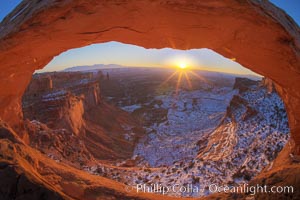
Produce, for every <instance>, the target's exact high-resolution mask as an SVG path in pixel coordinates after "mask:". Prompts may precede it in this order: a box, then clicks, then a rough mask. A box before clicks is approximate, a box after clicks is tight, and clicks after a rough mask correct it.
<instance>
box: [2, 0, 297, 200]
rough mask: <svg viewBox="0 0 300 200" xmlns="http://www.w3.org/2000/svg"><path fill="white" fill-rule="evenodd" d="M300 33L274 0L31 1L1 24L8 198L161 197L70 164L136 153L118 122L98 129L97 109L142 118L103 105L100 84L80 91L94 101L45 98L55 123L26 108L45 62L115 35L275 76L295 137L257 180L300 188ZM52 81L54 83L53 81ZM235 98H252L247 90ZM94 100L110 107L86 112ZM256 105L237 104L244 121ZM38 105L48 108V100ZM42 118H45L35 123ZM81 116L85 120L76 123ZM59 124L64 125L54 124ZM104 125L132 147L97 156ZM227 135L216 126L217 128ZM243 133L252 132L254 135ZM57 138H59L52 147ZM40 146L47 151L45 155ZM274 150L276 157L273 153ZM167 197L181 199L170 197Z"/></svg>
mask: <svg viewBox="0 0 300 200" xmlns="http://www.w3.org/2000/svg"><path fill="white" fill-rule="evenodd" d="M154 13H155V15H154ZM299 39H300V37H299V27H298V25H297V24H296V23H295V22H294V21H293V19H291V18H290V17H289V16H288V15H287V14H286V13H284V12H283V11H282V10H280V9H279V8H277V7H275V6H274V5H273V4H271V3H269V2H267V1H258V0H250V1H237V0H223V1H221V0H215V1H209V2H208V1H207V2H202V1H201V2H200V1H199V2H198V1H197V2H188V1H176V0H174V1H166V0H158V1H147V0H144V1H138V2H131V1H81V0H64V1H55V0H46V1H39V0H34V1H29V0H24V1H22V3H21V4H20V5H19V6H18V7H17V8H16V9H15V10H14V11H13V12H12V13H10V14H9V15H8V16H7V17H6V18H5V19H4V20H3V21H2V22H1V24H0V69H1V74H0V81H1V84H0V85H1V86H0V87H1V90H0V97H1V98H0V117H1V121H0V138H1V140H0V148H1V151H0V158H1V167H0V176H1V180H2V181H1V191H0V196H1V199H16V198H18V199H28V198H30V199H41V198H45V196H46V197H48V198H53V199H160V198H162V197H161V196H159V197H158V195H153V194H143V193H140V194H137V193H134V192H132V191H126V190H125V189H124V186H125V185H124V184H123V183H120V182H117V181H113V180H111V179H107V178H104V177H102V176H97V175H93V174H90V173H86V172H83V171H82V170H79V169H77V167H78V166H77V165H78V164H79V163H78V164H75V166H74V167H73V166H70V165H69V164H67V163H64V162H66V161H65V160H64V159H65V158H64V157H67V158H68V159H70V160H71V161H72V159H76V158H77V157H80V158H81V160H82V161H81V162H80V163H82V164H83V165H85V161H86V160H92V159H91V157H92V156H93V157H96V156H98V159H103V158H104V159H108V160H109V158H107V157H110V158H112V157H113V158H115V157H118V156H120V155H121V157H122V159H123V158H125V157H128V156H129V153H128V151H129V150H130V151H132V150H133V146H132V145H129V146H127V145H126V144H128V143H127V142H126V141H127V140H126V138H127V136H126V137H125V139H123V138H120V137H115V136H114V135H109V136H107V134H108V133H113V132H114V130H110V129H109V125H108V127H105V128H103V129H102V130H101V131H99V132H98V130H99V129H101V128H100V127H98V125H97V123H95V122H93V121H92V119H93V118H97V117H100V116H98V113H101V112H102V111H103V112H104V111H105V114H107V115H108V116H109V117H110V118H111V119H116V120H117V121H123V120H125V119H126V120H129V121H130V122H129V121H128V123H132V124H135V120H134V119H131V117H128V114H126V112H123V111H121V110H120V109H118V108H116V107H115V106H111V105H108V104H106V103H104V102H102V103H101V98H100V99H97V95H98V94H97V89H96V88H94V87H92V88H94V89H92V90H91V91H84V92H80V93H79V94H81V93H83V96H85V95H87V96H85V98H86V99H89V100H93V101H91V102H90V101H86V100H85V98H81V97H80V96H79V97H78V96H76V95H74V94H68V93H67V94H65V93H64V94H60V93H58V94H57V93H56V94H53V96H44V97H45V100H47V99H48V98H49V99H50V102H51V103H53V110H50V113H52V114H53V116H55V118H56V117H59V119H60V120H59V121H58V123H57V122H54V121H53V120H50V121H52V124H51V123H50V124H47V120H46V119H44V120H43V117H45V116H43V115H38V114H36V113H37V112H36V111H37V110H36V108H35V107H32V108H30V105H24V106H25V107H26V106H28V107H27V109H28V110H27V111H25V112H24V114H23V110H22V103H21V102H22V96H23V94H24V92H25V90H26V88H27V86H28V85H29V84H30V81H31V78H32V74H33V73H34V71H35V70H36V69H41V68H43V67H44V66H45V65H46V64H47V63H48V62H49V61H50V60H51V59H52V58H53V57H54V56H56V55H58V54H60V53H61V52H63V51H66V50H68V49H71V48H75V47H81V46H86V45H89V44H92V43H102V42H107V41H119V42H123V43H130V44H136V45H139V46H142V47H145V48H164V47H171V48H176V49H192V48H204V47H205V48H210V49H213V50H215V51H216V52H218V53H220V54H222V55H224V56H226V57H228V58H231V59H234V60H237V61H238V62H239V63H240V64H242V65H243V66H245V67H247V68H249V69H252V70H253V71H255V72H258V73H260V74H262V75H264V76H266V77H268V78H269V80H272V82H273V83H274V85H275V88H276V91H277V92H278V93H279V95H280V96H281V98H282V99H283V102H284V104H285V108H286V110H287V116H288V122H289V127H290V132H291V136H290V139H289V141H288V142H287V143H286V145H285V146H284V148H283V150H282V151H281V152H280V153H279V154H278V156H277V158H276V159H275V160H274V161H273V162H272V164H271V165H270V166H269V167H268V168H267V169H269V170H263V171H262V172H261V173H260V174H258V175H257V176H256V177H255V178H254V179H252V180H251V181H250V182H249V183H250V184H254V185H255V184H266V183H267V184H273V185H294V186H295V187H296V188H299V185H300V184H299V180H300V178H299V175H300V170H299V169H300V168H299V154H300V150H299V149H300V148H299V147H300V139H299V138H300V134H299V131H300V126H299V120H300V112H299V109H298V108H299V105H300V93H299V88H300V87H299V84H297V83H299V82H300V76H299V70H300V65H299V63H300V62H299V60H300V56H299V55H300V54H299V44H300V43H299ZM43 81H45V82H46V83H45V84H46V85H47V87H49V88H51V84H50V82H48V81H47V80H43ZM43 81H42V82H43ZM42 82H41V84H43V83H42ZM266 82H268V81H266ZM91 85H93V84H92V83H91ZM33 87H34V86H33ZM52 87H53V85H52ZM86 92H87V93H86ZM253 95H254V94H253ZM256 95H259V94H256ZM83 96H82V97H83ZM254 96H255V95H254ZM52 98H53V99H52ZM242 98H244V96H243V95H242ZM249 98H251V96H249ZM56 99H57V101H56ZM33 100H34V98H33ZM235 100H236V101H238V102H239V101H241V102H243V100H241V98H239V97H236V99H235ZM87 102H88V103H92V105H93V104H97V105H98V104H101V106H103V109H99V110H98V111H99V112H94V113H93V114H91V116H89V115H87V116H85V115H84V113H83V111H84V109H85V108H87V107H89V106H90V105H88V104H87ZM251 103H253V102H250V104H249V102H248V103H245V104H244V105H243V106H242V107H241V108H239V109H238V110H239V111H240V112H241V113H243V115H242V116H240V115H239V113H234V114H233V116H238V118H239V119H240V118H241V119H245V120H246V119H247V118H249V117H250V118H249V119H251V116H256V115H255V113H256V111H255V110H252V109H251ZM58 104H62V105H67V106H69V108H70V109H67V110H65V109H60V108H58V107H57V105H58ZM249 105H250V107H249V109H248V107H247V106H249ZM278 105H279V104H278ZM39 106H41V108H44V105H43V103H42V102H40V104H39ZM245 110H246V111H247V112H246V113H245V112H244V111H245ZM110 111H112V112H110ZM114 111H115V112H118V113H119V112H120V113H123V114H124V115H123V114H122V115H121V119H119V118H118V116H111V115H112V114H111V115H110V113H114ZM65 114H66V115H65ZM163 114H164V113H162V115H163ZM244 114H245V115H244ZM24 116H27V117H28V116H31V117H32V119H31V121H30V120H29V121H26V120H24ZM81 116H83V118H81ZM34 118H35V119H34ZM39 118H40V119H41V121H42V122H38V121H37V120H36V119H39ZM124 118H125V119H124ZM53 119H54V118H53ZM34 120H35V121H34ZM73 120H74V121H76V123H73V124H72V123H70V122H73ZM226 121H229V122H230V121H233V118H232V115H228V117H227V119H226ZM126 122H127V121H126ZM87 124H89V125H90V126H89V125H87ZM66 125H67V126H66ZM62 126H64V127H62ZM232 126H233V123H226V122H224V124H223V126H221V127H220V129H221V128H222V129H224V130H226V131H227V132H226V133H228V137H232V135H231V134H230V133H231V130H232ZM117 127H118V128H117V129H118V130H116V131H120V132H122V133H124V135H126V133H127V132H126V131H127V130H126V128H124V127H120V126H117ZM53 128H55V129H57V130H58V131H53ZM64 129H65V130H64ZM95 130H97V131H95ZM39 131H43V132H44V136H41V135H39V134H38V136H35V135H36V134H37V133H38V132H39ZM96 132H97V133H101V138H102V137H104V138H106V139H107V141H110V142H112V143H114V141H118V142H121V143H122V145H124V146H126V147H128V149H127V150H128V151H127V152H126V151H125V152H120V150H119V149H118V148H117V147H116V148H115V149H107V148H106V147H107V145H106V144H105V143H104V144H103V143H102V144H101V145H100V146H97V145H91V146H93V149H94V150H99V149H101V150H102V151H104V152H105V153H103V154H102V155H101V154H100V155H96V154H95V152H94V155H93V154H92V153H93V149H88V148H87V146H85V145H86V143H89V144H93V143H94V142H95V141H91V140H90V139H89V137H84V136H88V135H96V136H95V137H96V138H97V134H95V133H96ZM29 133H30V134H29ZM218 133H219V131H216V132H215V133H214V135H218ZM73 134H74V136H76V137H84V138H85V142H86V143H80V141H79V140H77V138H76V137H74V138H73ZM239 134H245V135H246V136H247V137H249V135H248V134H247V133H242V132H239ZM257 134H258V132H257ZM122 135H123V134H122ZM256 136H257V137H259V135H256ZM30 137H33V138H30ZM64 137H65V138H64ZM93 137H94V136H93ZM98 137H99V136H98ZM52 138H53V141H55V143H56V144H51V142H50V141H51V140H52ZM115 139H116V140H115ZM65 140H67V141H69V142H70V143H69V144H67V145H66V146H65V144H64V143H63V142H62V141H65ZM282 141H285V139H284V140H283V139H282ZM49 142H50V143H49ZM233 142H234V140H233ZM276 142H279V141H277V140H276ZM62 143H63V144H62ZM226 144H227V145H228V146H225V147H226V148H227V147H230V148H231V147H232V145H233V144H234V143H233V144H230V143H226ZM40 145H41V146H42V148H40V147H39V146H40ZM43 145H44V146H46V147H49V149H48V148H45V147H44V146H43ZM74 145H75V146H79V147H80V151H81V152H77V153H76V154H74V155H72V154H70V153H68V152H69V148H71V151H73V150H74V149H72V147H73V146H74ZM89 146H90V145H89ZM33 147H34V148H33ZM210 147H212V148H210V149H207V148H203V150H204V151H205V152H208V153H209V154H207V155H206V154H205V153H204V151H203V152H202V154H201V152H200V153H199V158H200V157H205V156H208V157H210V158H212V159H216V160H217V159H218V157H217V156H216V155H215V154H214V152H217V151H219V150H220V149H222V148H224V146H222V145H217V146H214V145H212V144H211V146H210ZM215 147H216V148H215ZM36 148H40V149H39V150H38V149H36ZM41 149H44V151H45V152H44V153H46V154H44V153H41V152H40V151H41ZM77 150H78V149H77ZM210 150H211V151H210ZM102 151H100V152H102ZM270 151H271V152H272V151H275V150H274V149H271V150H270ZM97 152H98V151H97ZM107 152H110V153H107ZM266 152H268V151H266ZM119 153H121V154H119ZM105 156H106V157H105ZM269 156H270V157H273V155H272V153H270V155H269ZM79 165H81V164H79ZM32 191H34V192H32ZM297 192H298V191H297ZM297 192H296V193H294V194H293V195H296V197H297V195H298V196H299V192H298V193H297ZM280 195H281V194H273V196H272V195H267V194H257V195H256V196H255V198H258V199H275V198H277V199H283V198H290V199H292V198H293V196H280ZM163 198H164V199H174V198H173V197H167V196H163ZM207 198H211V199H214V198H223V199H230V198H241V199H243V198H245V196H243V194H240V195H233V194H213V195H210V196H207V197H204V199H207Z"/></svg>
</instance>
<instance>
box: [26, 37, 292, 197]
mask: <svg viewBox="0 0 300 200" xmlns="http://www.w3.org/2000/svg"><path fill="white" fill-rule="evenodd" d="M112 45H113V46H115V47H112ZM102 46H104V47H102ZM109 48H111V49H109ZM124 48H125V49H126V50H127V52H126V51H124ZM101 49H103V50H101ZM101 51H104V52H106V54H105V55H103V54H102V53H103V52H101ZM107 51H108V53H107ZM118 51H120V52H118ZM95 53H96V55H97V58H94V55H93V54H95ZM124 54H125V55H124ZM75 55H76V56H75ZM87 55H89V56H87ZM98 55H100V56H98ZM143 55H145V56H146V57H144V58H143ZM95 59H96V60H95ZM111 59H112V60H111ZM91 60H93V61H92V62H93V65H88V63H90V61H91ZM107 60H108V62H110V63H111V64H107V65H105V64H102V63H101V62H107ZM233 60H234V59H226V58H224V57H222V56H221V55H219V54H217V53H215V52H213V51H211V50H208V49H193V50H186V51H182V50H174V49H160V50H158V49H151V50H147V49H143V48H140V47H137V46H133V45H126V44H121V43H115V42H114V43H106V44H98V45H92V46H88V47H84V48H80V49H74V50H69V51H67V52H66V53H63V54H61V55H60V56H58V57H56V58H55V59H54V60H52V61H51V62H50V63H49V64H48V65H47V66H46V67H45V68H44V69H42V70H40V71H37V73H35V74H34V75H33V78H32V80H31V82H30V84H29V86H28V88H27V89H26V92H25V94H24V96H23V99H22V108H23V116H24V120H25V123H24V124H25V127H26V130H27V131H28V133H29V141H30V145H31V146H32V147H35V148H37V149H39V150H40V151H42V152H43V153H44V154H46V155H47V156H48V157H50V158H51V159H53V160H56V161H57V162H62V163H68V164H71V165H72V166H75V167H77V168H79V169H81V170H84V171H87V172H89V173H92V174H96V175H98V176H105V177H107V178H110V179H112V180H115V181H118V182H121V183H124V184H127V185H134V184H147V185H151V184H155V183H158V182H159V183H160V184H162V185H168V186H171V185H176V184H182V185H190V186H193V187H194V188H197V189H198V190H197V191H196V190H195V191H194V192H179V193H175V192H169V193H168V195H171V196H173V195H176V196H178V195H179V196H194V197H197V196H204V195H208V194H210V193H211V192H210V191H209V189H208V188H207V186H209V185H211V184H217V185H226V184H229V185H230V186H237V185H240V184H243V183H244V184H246V183H248V182H249V181H251V180H252V179H253V178H254V177H255V176H256V175H258V174H259V173H260V172H261V171H262V169H264V168H265V167H266V166H268V165H270V164H271V163H272V162H273V161H274V159H275V158H276V157H277V155H278V153H279V152H280V151H281V150H282V148H283V146H284V145H285V144H286V142H287V141H288V139H289V128H288V120H287V115H286V111H285V108H284V105H283V102H282V100H281V99H280V97H279V95H278V94H277V92H276V89H275V86H274V83H273V82H272V81H271V80H269V79H267V78H263V79H262V77H261V76H259V75H257V74H255V73H253V72H251V71H247V70H246V69H245V68H243V67H242V66H240V65H239V64H238V63H236V62H234V61H233ZM130 61H131V62H132V63H139V64H137V66H130V64H128V62H129V63H130ZM78 62H81V63H80V64H81V65H80V66H72V65H78V64H77V63H78ZM95 62H96V63H97V64H95ZM126 62H127V63H126ZM153 62H154V63H156V66H155V64H154V63H153ZM65 63H73V64H71V66H68V67H66V66H65V67H62V64H65ZM85 63H87V65H86V64H85ZM115 63H118V64H115ZM120 64H123V65H120ZM143 64H144V65H143ZM124 65H125V66H124ZM149 66H152V67H149ZM222 67H224V68H222ZM209 69H210V70H215V71H207V70H209ZM224 69H227V70H228V71H225V72H224V71H223V72H222V70H224ZM52 70H55V71H54V72H51V71H52ZM56 70H60V71H56ZM229 72H231V73H229ZM238 72H240V73H241V72H242V73H243V74H235V73H238ZM249 73H251V74H249ZM228 169H230V171H227V170H228ZM199 191H201V192H199Z"/></svg>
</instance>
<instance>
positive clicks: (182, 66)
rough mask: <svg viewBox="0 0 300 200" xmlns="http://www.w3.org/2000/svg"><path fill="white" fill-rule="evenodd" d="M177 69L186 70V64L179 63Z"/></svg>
mask: <svg viewBox="0 0 300 200" xmlns="http://www.w3.org/2000/svg"><path fill="white" fill-rule="evenodd" d="M177 67H178V68H180V69H186V68H187V67H188V66H187V64H186V63H184V62H181V63H179V64H178V65H177Z"/></svg>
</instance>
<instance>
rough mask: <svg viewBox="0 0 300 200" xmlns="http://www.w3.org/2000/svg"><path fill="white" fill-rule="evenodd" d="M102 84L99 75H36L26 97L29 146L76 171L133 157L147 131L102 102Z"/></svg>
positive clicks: (75, 73) (63, 73)
mask: <svg viewBox="0 0 300 200" xmlns="http://www.w3.org/2000/svg"><path fill="white" fill-rule="evenodd" d="M101 78H102V74H101V73H100V72H99V73H80V72H60V73H46V74H37V75H34V76H33V79H32V81H31V83H30V84H29V86H28V88H27V90H26V92H25V94H24V96H23V113H24V118H25V119H26V120H28V121H27V122H26V126H27V129H28V131H29V140H30V144H31V145H32V146H34V147H36V148H38V149H40V150H42V151H43V152H46V153H47V154H48V155H49V156H50V157H54V158H55V159H57V160H66V161H74V163H75V165H76V166H81V165H83V164H86V163H89V162H92V161H93V157H96V158H98V159H110V160H112V159H118V158H128V157H130V156H131V155H132V151H133V148H134V144H135V142H136V141H137V139H138V138H139V135H138V134H139V133H140V132H142V129H141V128H139V125H138V124H137V123H136V122H135V120H134V119H133V118H132V117H130V116H129V115H128V114H127V113H125V112H124V111H122V110H120V109H118V108H115V107H114V106H111V105H108V104H107V103H105V102H104V101H103V100H102V99H101V93H100V87H99V84H100V81H101ZM136 131H138V132H139V133H135V132H136ZM128 134H130V137H128ZM72 135H73V136H72ZM64 142H66V145H64ZM56 143H57V144H56ZM49 145H50V146H49ZM51 148H54V151H51ZM66 152H67V153H66ZM76 157H77V158H78V160H77V161H76Z"/></svg>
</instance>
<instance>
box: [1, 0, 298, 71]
mask: <svg viewBox="0 0 300 200" xmlns="http://www.w3.org/2000/svg"><path fill="white" fill-rule="evenodd" d="M20 2H21V0H1V2H0V21H2V19H3V18H4V17H5V16H6V15H7V14H8V13H9V12H11V11H12V10H13V9H14V8H15V7H16V6H17V5H18V4H19V3H20ZM271 2H272V3H274V4H275V5H277V6H278V7H280V8H282V9H283V10H284V11H285V12H287V13H288V14H289V15H290V16H291V17H292V18H293V19H294V20H295V21H296V22H297V23H298V24H300V12H299V10H300V0H271ZM180 63H186V64H187V65H188V66H192V67H199V68H200V69H203V70H210V71H221V72H227V73H235V74H255V73H254V72H252V71H250V70H248V69H246V68H244V67H242V66H241V65H239V64H238V63H236V62H234V61H233V60H230V59H226V58H224V57H223V56H221V55H220V54H217V53H215V52H214V51H212V50H210V49H192V50H175V49H170V48H164V49H145V48H143V47H139V46H135V45H129V44H122V43H118V42H108V43H102V44H93V45H89V46H86V47H82V48H78V49H71V50H68V51H66V52H64V53H62V54H60V55H59V56H57V57H55V58H54V59H53V60H52V61H51V62H50V63H48V64H47V65H46V66H45V68H43V69H42V70H39V71H38V72H44V71H58V70H62V69H64V68H68V67H73V66H83V65H84V66H85V65H93V64H118V65H124V66H145V67H163V66H174V65H178V64H180Z"/></svg>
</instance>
